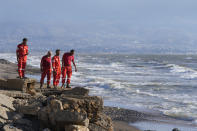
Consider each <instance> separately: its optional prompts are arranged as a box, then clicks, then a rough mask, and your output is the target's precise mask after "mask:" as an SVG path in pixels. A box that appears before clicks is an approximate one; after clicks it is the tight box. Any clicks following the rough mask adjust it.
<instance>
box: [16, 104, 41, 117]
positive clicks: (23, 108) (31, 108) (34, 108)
mask: <svg viewBox="0 0 197 131" xmlns="http://www.w3.org/2000/svg"><path fill="white" fill-rule="evenodd" d="M14 107H15V109H16V110H17V112H19V113H22V114H24V115H34V116H37V114H38V111H39V110H40V109H41V108H42V103H41V102H39V101H33V102H32V103H26V102H24V101H20V100H18V101H15V102H14Z"/></svg>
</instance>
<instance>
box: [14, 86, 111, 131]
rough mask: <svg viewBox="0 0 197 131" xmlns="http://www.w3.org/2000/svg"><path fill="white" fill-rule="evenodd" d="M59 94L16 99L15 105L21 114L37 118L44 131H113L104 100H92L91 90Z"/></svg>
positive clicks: (94, 98)
mask: <svg viewBox="0 0 197 131" xmlns="http://www.w3.org/2000/svg"><path fill="white" fill-rule="evenodd" d="M48 92H50V91H48ZM57 92H58V91H56V92H55V91H52V92H51V93H50V94H51V95H49V93H46V92H43V94H44V95H36V96H30V97H29V98H28V99H17V100H15V101H14V102H13V105H14V108H15V109H16V111H17V112H18V113H21V114H24V115H28V116H31V117H34V118H37V119H38V121H39V122H40V129H42V130H43V129H51V130H53V131H63V130H65V131H112V130H113V127H112V121H111V119H110V118H109V117H108V116H106V115H104V114H103V100H102V98H100V97H97V96H89V95H88V93H89V90H87V89H84V88H80V87H77V88H73V89H69V90H63V91H59V92H58V93H57Z"/></svg>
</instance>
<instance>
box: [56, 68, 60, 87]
mask: <svg viewBox="0 0 197 131" xmlns="http://www.w3.org/2000/svg"><path fill="white" fill-rule="evenodd" d="M60 76H61V71H59V72H58V73H57V80H56V86H58V85H59V82H60Z"/></svg>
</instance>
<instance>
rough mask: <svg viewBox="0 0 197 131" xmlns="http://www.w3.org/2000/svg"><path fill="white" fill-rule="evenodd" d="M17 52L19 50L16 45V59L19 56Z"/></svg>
mask: <svg viewBox="0 0 197 131" xmlns="http://www.w3.org/2000/svg"><path fill="white" fill-rule="evenodd" d="M18 52H19V49H18V47H17V49H16V58H17V61H18V57H19V54H18Z"/></svg>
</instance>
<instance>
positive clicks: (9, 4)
mask: <svg viewBox="0 0 197 131" xmlns="http://www.w3.org/2000/svg"><path fill="white" fill-rule="evenodd" d="M196 6H197V0H1V2H0V26H4V24H5V23H9V24H12V25H14V24H16V25H23V24H24V25H25V24H35V25H36V24H37V25H43V24H44V25H47V24H50V23H52V24H53V26H56V25H57V26H60V25H63V24H65V23H67V25H68V26H69V24H70V27H72V26H73V25H74V26H75V27H76V26H78V28H81V27H82V26H83V29H84V25H86V27H87V26H90V27H91V28H94V27H96V26H98V25H99V26H100V25H105V27H107V25H110V27H111V28H113V27H114V29H113V30H115V29H116V30H117V29H118V31H119V34H116V35H122V34H125V33H127V32H130V34H128V35H132V34H131V32H133V29H134V28H138V30H137V32H142V34H147V37H149V38H150V41H148V42H147V43H146V45H150V48H152V46H151V44H152V41H153V42H154V41H155V40H152V39H154V37H155V34H158V33H160V32H162V34H161V35H163V34H165V32H167V31H168V32H167V33H166V34H168V33H169V34H174V32H181V33H182V34H181V35H180V33H179V34H174V35H175V36H174V37H176V35H177V38H173V39H176V40H177V43H178V42H179V41H180V39H179V38H180V37H182V36H183V37H185V40H189V41H193V42H195V40H194V38H195V37H196V34H197V17H196V12H197V8H196ZM74 26H73V27H74ZM13 28H14V27H13ZM97 29H98V28H95V29H92V30H95V33H96V30H97ZM130 29H131V30H132V31H129V30H130ZM103 30H105V28H104V29H103ZM106 30H107V29H106ZM171 30H173V31H171ZM56 31H57V30H56ZM84 31H85V30H84ZM111 31H112V29H111ZM118 31H117V32H118ZM117 32H116V33H117ZM148 32H152V34H151V33H150V34H149V33H148ZM153 32H154V33H153ZM110 33H112V32H110ZM138 34H139V33H138ZM144 36H145V35H142V36H138V37H144ZM167 37H168V36H167V35H166V36H164V38H167ZM164 38H161V39H164ZM158 39H160V37H159V38H158ZM156 41H161V40H156ZM173 42H174V43H176V41H175V40H174V41H173ZM164 43H165V42H161V44H160V43H159V44H160V45H161V46H163V44H164ZM105 44H106V43H105ZM109 44H110V43H109ZM166 45H169V43H167V44H166ZM162 48H163V47H162ZM195 48H196V50H197V46H196V47H195Z"/></svg>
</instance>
